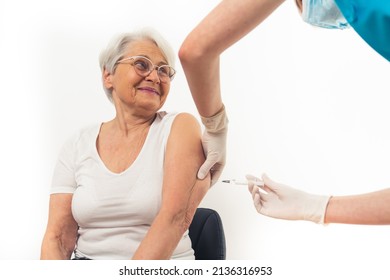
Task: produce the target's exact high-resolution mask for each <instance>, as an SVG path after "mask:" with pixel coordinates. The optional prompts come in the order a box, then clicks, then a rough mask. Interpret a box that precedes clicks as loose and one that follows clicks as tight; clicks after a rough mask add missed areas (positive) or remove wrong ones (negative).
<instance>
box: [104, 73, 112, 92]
mask: <svg viewBox="0 0 390 280" xmlns="http://www.w3.org/2000/svg"><path fill="white" fill-rule="evenodd" d="M102 75H103V84H104V86H105V87H106V88H108V89H110V88H112V81H111V77H112V75H111V73H110V72H108V71H107V70H106V69H104V70H103V74H102Z"/></svg>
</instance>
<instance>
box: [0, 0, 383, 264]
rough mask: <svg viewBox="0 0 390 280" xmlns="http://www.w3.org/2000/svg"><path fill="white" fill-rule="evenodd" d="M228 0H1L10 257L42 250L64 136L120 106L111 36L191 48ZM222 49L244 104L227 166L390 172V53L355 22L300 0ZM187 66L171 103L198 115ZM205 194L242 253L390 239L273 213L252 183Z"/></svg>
mask: <svg viewBox="0 0 390 280" xmlns="http://www.w3.org/2000/svg"><path fill="white" fill-rule="evenodd" d="M217 3H219V1H215V0H214V1H195V0H191V1H183V0H170V1H161V0H155V1H150V0H143V1H120V0H111V1H75V0H68V1H44V0H36V1H27V0H25V1H17V0H15V1H14V0H13V1H6V0H0V62H1V66H0V79H1V102H0V120H1V138H0V151H1V152H0V159H1V163H2V164H1V166H2V167H1V170H2V171H1V195H0V215H1V230H0V259H11V260H20V259H21V260H30V259H38V258H39V253H40V245H41V240H42V237H43V234H44V230H45V227H46V222H47V214H48V199H49V187H50V182H51V176H52V171H53V167H54V164H55V161H56V158H57V155H58V152H59V150H60V148H61V146H62V144H63V143H64V141H65V140H66V139H67V138H68V137H69V136H70V135H72V134H73V133H74V132H75V131H77V130H78V129H80V128H82V127H84V126H85V125H89V124H92V123H96V122H102V121H107V120H109V119H111V118H112V117H113V116H114V107H113V106H112V105H111V103H109V101H108V100H107V99H106V97H105V94H104V93H103V89H102V86H101V80H100V71H99V66H98V55H99V53H100V51H101V50H102V49H103V48H104V47H105V46H106V44H107V43H108V41H109V39H111V37H112V36H114V35H116V34H118V33H120V32H127V31H132V30H133V29H134V28H138V27H143V26H151V27H154V28H155V29H157V30H158V31H160V33H161V34H162V35H163V36H164V37H165V38H166V39H167V40H168V41H169V42H171V44H172V46H173V48H174V49H175V51H176V52H177V50H178V48H179V47H180V45H181V42H182V41H183V40H184V38H185V36H186V35H187V34H188V33H189V32H190V31H191V30H192V28H194V27H195V25H196V24H197V23H198V22H199V21H200V20H201V19H202V18H203V17H204V16H205V15H206V14H207V13H208V12H209V11H210V10H211V9H212V8H213V7H214V6H215V5H217ZM237 16H240V15H237ZM221 61H222V64H221V67H222V70H221V72H222V73H221V75H222V77H221V79H222V91H223V99H224V103H225V105H226V108H227V111H228V115H229V118H230V126H229V138H228V140H229V142H228V162H227V166H226V168H225V170H224V173H223V176H222V177H223V178H226V179H228V178H229V179H230V178H237V179H244V176H245V174H247V173H252V174H254V175H258V176H261V174H262V173H263V172H266V173H268V174H269V176H270V177H271V178H273V179H274V180H276V181H280V182H283V183H285V184H289V185H291V186H294V187H296V188H300V189H303V190H306V191H308V192H312V193H321V194H333V195H343V194H355V193H362V192H369V191H374V190H377V189H381V188H386V187H389V186H390V172H389V170H388V169H389V158H390V148H389V144H388V143H390V134H389V131H388V120H389V118H390V111H389V110H388V104H389V97H388V95H389V93H390V85H389V83H388V82H387V81H388V77H389V74H390V68H389V63H388V62H387V61H386V60H385V59H383V58H382V57H380V56H379V55H378V54H377V53H375V52H374V51H373V50H372V49H371V48H370V47H369V46H368V45H367V44H366V43H365V42H364V41H363V40H362V39H361V38H360V37H359V36H358V35H357V34H356V33H355V32H354V31H353V30H345V31H331V30H320V29H317V28H313V27H310V26H307V25H306V24H304V23H303V22H302V20H301V19H300V17H299V15H298V12H297V9H296V8H295V6H294V3H293V1H287V2H286V3H284V4H283V5H282V6H281V7H280V8H279V9H278V10H277V11H276V12H275V13H274V14H272V15H271V16H270V17H269V19H267V21H266V22H264V23H263V24H261V25H260V26H259V27H257V28H256V29H255V30H254V31H253V32H252V33H250V34H249V35H248V36H247V37H245V38H244V39H243V40H241V41H240V42H238V43H237V44H236V45H234V46H233V47H231V48H230V49H229V50H227V51H226V52H225V53H224V54H223V55H222V58H221ZM176 69H177V70H178V74H177V76H176V78H175V80H174V81H173V84H172V88H171V93H170V96H169V98H168V100H167V103H166V105H165V106H164V108H163V109H164V110H167V111H186V112H190V113H192V114H194V115H195V116H197V117H198V115H197V111H196V109H195V106H194V104H193V101H192V98H191V96H190V93H189V90H188V87H187V84H186V81H185V77H184V74H183V71H182V68H181V66H180V63H179V62H178V61H177V63H176ZM202 206H204V207H211V208H214V209H216V210H218V211H219V213H220V215H221V216H222V219H223V223H224V227H225V234H226V241H227V258H228V259H231V260H246V259H280V258H283V259H286V260H292V261H296V260H299V259H302V260H306V261H313V262H316V261H317V260H319V259H321V261H326V260H328V259H332V258H334V257H341V258H342V259H344V260H345V261H348V260H350V259H354V258H363V259H367V262H368V263H375V261H376V259H378V258H379V256H386V255H387V254H388V252H389V251H390V238H389V236H390V228H389V227H386V226H347V225H329V226H326V227H324V226H320V225H316V224H312V223H309V222H291V221H281V220H275V219H271V218H267V217H264V216H260V215H259V214H258V213H257V212H256V211H255V209H254V207H253V205H252V201H251V196H250V194H249V193H248V191H247V188H246V187H245V186H230V185H227V186H226V185H222V184H217V185H215V186H214V187H213V188H212V189H211V190H210V191H209V193H208V195H207V197H206V198H205V199H204V201H203V202H202Z"/></svg>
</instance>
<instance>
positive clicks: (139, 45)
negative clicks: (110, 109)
mask: <svg viewBox="0 0 390 280" xmlns="http://www.w3.org/2000/svg"><path fill="white" fill-rule="evenodd" d="M132 56H144V57H146V58H148V59H149V60H150V61H151V62H152V63H153V64H154V65H157V66H160V65H166V64H168V62H167V60H166V59H165V58H164V56H163V54H162V52H161V50H160V49H159V48H158V47H157V46H156V44H155V43H154V42H152V41H150V40H146V39H145V40H142V41H136V42H132V43H131V44H130V45H129V46H128V52H127V53H126V55H125V56H124V57H123V59H125V58H128V57H132ZM104 81H105V86H106V87H107V88H111V89H112V97H113V99H114V103H115V104H117V102H120V103H121V104H123V105H125V106H129V107H132V108H135V109H136V110H141V111H144V112H147V113H155V112H157V111H158V110H159V109H160V108H161V107H162V106H163V105H164V103H165V100H166V98H167V96H168V93H169V89H170V81H167V82H161V80H160V78H159V76H158V74H157V70H155V69H154V70H153V71H152V72H151V73H150V74H149V75H147V76H146V77H142V76H140V75H139V74H137V72H136V70H135V69H134V66H133V65H132V63H131V60H129V61H124V62H122V63H118V65H117V68H116V70H115V72H114V73H113V74H109V73H106V72H105V74H104Z"/></svg>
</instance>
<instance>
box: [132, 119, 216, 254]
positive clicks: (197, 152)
mask: <svg viewBox="0 0 390 280" xmlns="http://www.w3.org/2000/svg"><path fill="white" fill-rule="evenodd" d="M203 162H204V154H203V149H202V144H201V131H200V126H199V124H198V122H197V121H196V119H195V118H194V117H193V116H191V115H189V114H180V115H178V116H177V117H176V119H175V121H174V123H173V125H172V128H171V133H170V136H169V138H168V143H167V148H166V153H165V160H164V180H163V189H162V204H161V208H160V211H159V213H158V214H157V216H156V218H155V220H154V221H153V224H152V226H151V228H150V229H149V231H148V233H147V235H146V237H145V238H144V239H143V240H142V242H141V244H140V246H139V247H138V249H137V251H136V253H135V254H134V256H133V259H169V258H170V257H171V256H172V253H173V251H174V250H175V248H176V246H177V244H178V243H179V241H180V239H181V238H182V236H183V234H184V232H185V231H186V230H187V229H188V227H189V225H190V223H191V220H192V218H193V216H194V213H195V211H196V208H197V207H198V205H199V203H200V202H201V200H202V199H203V197H204V195H205V194H206V193H207V191H208V189H209V188H210V175H208V176H207V177H206V178H205V179H204V180H199V179H197V177H196V174H197V172H198V169H199V167H200V166H201V164H202V163H203Z"/></svg>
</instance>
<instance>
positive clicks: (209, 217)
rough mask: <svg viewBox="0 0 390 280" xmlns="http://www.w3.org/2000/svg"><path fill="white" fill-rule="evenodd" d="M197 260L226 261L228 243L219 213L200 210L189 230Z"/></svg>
mask: <svg viewBox="0 0 390 280" xmlns="http://www.w3.org/2000/svg"><path fill="white" fill-rule="evenodd" d="M189 236H190V238H191V242H192V249H193V250H194V252H195V259H196V260H225V259H226V242H225V233H224V231H223V226H222V220H221V217H220V216H219V214H218V212H217V211H215V210H213V209H209V208H198V209H197V210H196V213H195V215H194V218H193V219H192V223H191V225H190V228H189Z"/></svg>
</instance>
